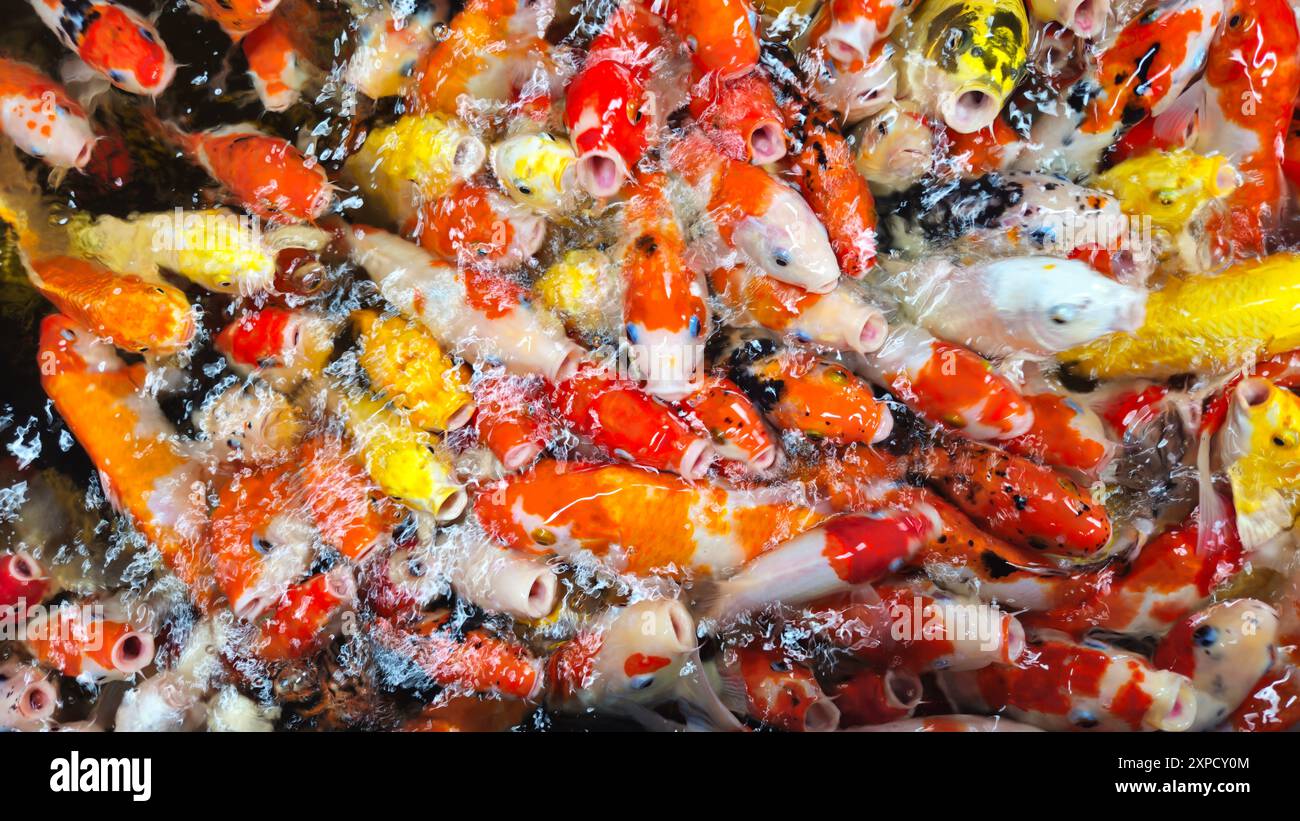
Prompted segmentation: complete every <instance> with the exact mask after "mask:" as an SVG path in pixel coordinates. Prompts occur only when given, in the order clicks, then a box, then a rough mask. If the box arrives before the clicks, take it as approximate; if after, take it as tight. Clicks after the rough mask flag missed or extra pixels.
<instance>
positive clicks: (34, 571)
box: [0, 550, 50, 619]
mask: <svg viewBox="0 0 1300 821" xmlns="http://www.w3.org/2000/svg"><path fill="white" fill-rule="evenodd" d="M49 590H50V579H49V576H48V575H47V574H46V571H45V568H44V567H42V566H41V563H40V562H38V561H37V560H36V558H35V557H34V556H32V554H30V553H28V552H27V551H26V550H16V551H14V552H13V553H7V554H5V555H4V556H0V619H4V618H5V617H6V615H7V614H9V613H12V612H14V611H15V610H16V608H18V607H20V606H22V607H24V608H29V607H33V606H35V605H38V604H40V603H41V602H42V601H44V600H45V594H46V593H48V592H49Z"/></svg>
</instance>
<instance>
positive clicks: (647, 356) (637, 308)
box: [620, 175, 710, 401]
mask: <svg viewBox="0 0 1300 821" xmlns="http://www.w3.org/2000/svg"><path fill="white" fill-rule="evenodd" d="M666 186H667V179H666V178H665V177H664V176H662V175H656V176H652V177H646V178H642V179H641V180H640V185H639V186H638V190H637V192H636V193H635V194H634V195H633V196H632V197H631V199H630V200H629V201H628V203H627V205H626V206H625V208H624V212H623V213H624V217H623V218H624V224H625V231H626V232H627V237H628V239H627V241H626V242H625V244H624V246H623V251H622V255H621V256H622V259H621V265H620V274H621V276H622V280H623V330H624V333H625V334H626V337H627V341H628V343H629V344H630V346H631V352H632V365H633V367H634V368H635V369H636V371H637V373H638V375H640V376H641V377H642V378H643V379H645V380H646V390H647V391H648V392H650V393H652V394H654V395H655V396H657V397H659V398H661V399H665V400H668V401H675V400H678V399H681V398H682V397H684V396H686V394H688V393H690V391H691V390H693V389H694V388H695V387H697V386H698V384H699V380H700V371H701V367H702V366H703V359H704V340H705V339H706V338H707V337H708V335H709V330H710V317H709V309H708V306H707V305H706V304H705V301H704V300H705V297H706V296H707V293H708V286H707V285H706V284H705V282H704V277H703V276H701V275H700V274H699V273H697V272H695V271H693V270H691V269H690V268H689V267H688V266H687V263H686V260H685V253H686V242H685V240H684V239H683V237H682V231H681V228H680V227H679V226H678V224H677V218H676V216H675V215H674V214H673V210H672V205H671V204H670V203H669V201H668V195H667V192H666V191H665V188H666Z"/></svg>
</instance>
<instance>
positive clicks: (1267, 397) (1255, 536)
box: [1216, 377, 1300, 552]
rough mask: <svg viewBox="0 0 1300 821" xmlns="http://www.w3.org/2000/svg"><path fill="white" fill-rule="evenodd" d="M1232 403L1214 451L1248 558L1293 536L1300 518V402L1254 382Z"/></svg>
mask: <svg viewBox="0 0 1300 821" xmlns="http://www.w3.org/2000/svg"><path fill="white" fill-rule="evenodd" d="M1233 400H1234V401H1233V405H1232V408H1231V410H1229V411H1228V417H1227V422H1226V424H1225V425H1224V427H1223V430H1222V431H1220V433H1219V436H1218V438H1217V440H1216V445H1217V448H1218V454H1219V460H1220V462H1221V463H1222V464H1223V465H1224V466H1225V469H1226V471H1227V474H1228V480H1229V482H1230V483H1231V485H1232V503H1233V507H1234V508H1235V509H1236V517H1237V530H1238V532H1239V533H1240V534H1241V542H1242V545H1243V546H1244V547H1245V549H1246V550H1247V551H1248V552H1249V551H1253V550H1256V549H1258V548H1259V547H1261V546H1262V545H1263V544H1264V543H1265V542H1267V541H1268V540H1270V539H1272V538H1273V537H1275V536H1277V535H1278V534H1279V533H1283V532H1285V531H1289V530H1291V529H1292V527H1294V525H1295V520H1296V516H1297V515H1300V398H1297V397H1296V395H1295V394H1293V393H1291V392H1290V391H1288V390H1285V389H1283V388H1279V387H1278V386H1277V385H1274V384H1273V383H1272V382H1270V381H1268V380H1267V379H1261V378H1258V377H1254V378H1251V379H1247V380H1245V381H1243V382H1241V384H1239V385H1238V386H1237V388H1236V391H1235V392H1234V394H1233Z"/></svg>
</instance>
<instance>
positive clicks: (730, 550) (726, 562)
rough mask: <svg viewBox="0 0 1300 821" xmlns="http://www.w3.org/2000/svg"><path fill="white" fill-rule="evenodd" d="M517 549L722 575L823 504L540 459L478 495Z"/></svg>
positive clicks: (486, 516)
mask: <svg viewBox="0 0 1300 821" xmlns="http://www.w3.org/2000/svg"><path fill="white" fill-rule="evenodd" d="M474 501H475V510H476V511H477V513H478V517H479V520H480V521H481V522H482V523H483V526H484V528H485V529H486V530H487V531H488V533H489V534H490V535H491V536H492V537H493V538H495V539H497V540H498V541H500V542H502V543H503V544H505V545H508V546H509V547H512V548H514V549H516V550H522V551H526V552H529V553H546V552H550V551H554V552H557V553H560V554H562V555H563V554H569V553H573V552H575V551H578V550H583V549H587V550H591V551H592V552H593V553H595V554H596V555H597V556H600V557H601V558H602V559H604V560H605V561H606V562H608V563H609V564H611V565H612V566H614V567H617V568H619V569H620V570H621V571H625V572H629V573H635V574H639V575H648V574H655V573H668V574H674V573H682V572H684V571H687V570H694V571H696V572H699V573H706V574H707V573H713V572H723V571H725V570H727V569H728V568H734V567H738V566H740V565H741V564H743V563H744V562H745V561H747V560H749V559H751V558H753V557H754V556H757V555H758V554H760V553H762V552H764V551H766V550H770V549H771V548H773V547H775V546H776V545H778V544H780V543H781V542H783V541H786V540H788V539H789V538H791V537H792V536H795V535H797V534H799V533H802V532H804V531H805V530H807V529H809V528H810V527H814V526H815V525H816V524H817V522H818V521H819V520H820V519H821V518H823V516H824V514H822V513H821V512H819V510H817V509H815V508H812V507H809V506H807V505H803V504H800V503H799V502H798V501H797V500H792V499H791V498H789V496H788V495H786V494H782V493H781V492H779V491H778V490H777V489H766V488H765V489H761V490H752V491H744V490H729V489H727V488H725V487H723V486H721V485H712V484H699V483H697V484H691V483H690V482H687V481H686V480H685V479H682V478H681V477H679V476H675V475H673V474H668V473H655V472H653V471H649V470H646V469H644V468H637V467H633V466H631V465H596V464H590V463H564V462H555V461H550V460H546V461H542V462H540V463H539V464H538V465H537V466H536V467H534V468H533V469H532V470H531V471H530V472H528V473H525V474H520V475H517V476H510V477H507V478H505V479H504V480H502V481H501V482H500V483H499V484H497V485H494V486H492V487H489V488H485V489H484V491H483V492H482V493H479V494H478V495H477V496H476V497H475V500H474Z"/></svg>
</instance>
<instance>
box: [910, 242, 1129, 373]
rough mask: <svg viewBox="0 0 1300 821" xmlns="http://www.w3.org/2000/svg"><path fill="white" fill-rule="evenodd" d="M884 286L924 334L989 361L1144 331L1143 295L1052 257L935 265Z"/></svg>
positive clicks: (932, 262)
mask: <svg viewBox="0 0 1300 821" xmlns="http://www.w3.org/2000/svg"><path fill="white" fill-rule="evenodd" d="M886 284H887V287H889V288H890V290H891V291H892V292H893V293H894V294H896V295H897V296H898V298H899V299H900V300H901V301H902V302H903V303H904V305H905V307H906V309H907V311H908V313H909V314H910V315H911V316H912V317H913V318H914V319H915V320H916V321H917V323H918V324H920V325H921V326H922V327H924V328H925V329H926V330H928V331H930V332H931V333H933V334H934V335H935V336H938V337H940V338H941V339H945V340H948V341H949V342H956V343H959V344H963V345H966V346H967V347H969V348H971V349H972V350H974V351H976V352H977V353H980V354H983V355H985V356H1006V355H1009V354H1013V353H1018V354H1023V355H1028V356H1036V357H1043V356H1050V355H1052V354H1054V353H1058V352H1060V351H1065V350H1068V349H1070V348H1073V347H1075V346H1077V345H1079V344H1080V343H1082V342H1088V341H1091V340H1094V339H1097V338H1098V337H1106V335H1107V334H1111V333H1116V334H1127V333H1128V332H1131V331H1135V330H1137V329H1138V327H1139V326H1141V324H1142V318H1143V311H1144V306H1145V304H1146V301H1147V294H1146V291H1145V290H1143V289H1140V288H1136V287H1129V286H1125V285H1120V284H1119V283H1117V282H1115V281H1113V280H1111V279H1108V278H1106V277H1105V276H1102V275H1101V274H1100V273H1098V272H1097V271H1096V270H1094V269H1093V268H1091V267H1089V266H1087V265H1085V264H1084V263H1082V262H1078V261H1077V260H1062V259H1056V258H1054V257H1035V256H1031V257H1010V258H1006V259H999V260H995V261H993V262H989V263H985V264H982V265H978V264H977V265H968V266H966V265H954V264H952V263H949V262H947V261H945V260H941V259H930V260H926V261H923V262H920V263H918V264H917V265H914V266H911V267H909V268H908V269H906V270H905V271H900V272H899V273H897V274H894V275H892V276H890V277H889V278H888V282H887V283H886ZM1106 338H1109V337H1106Z"/></svg>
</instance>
